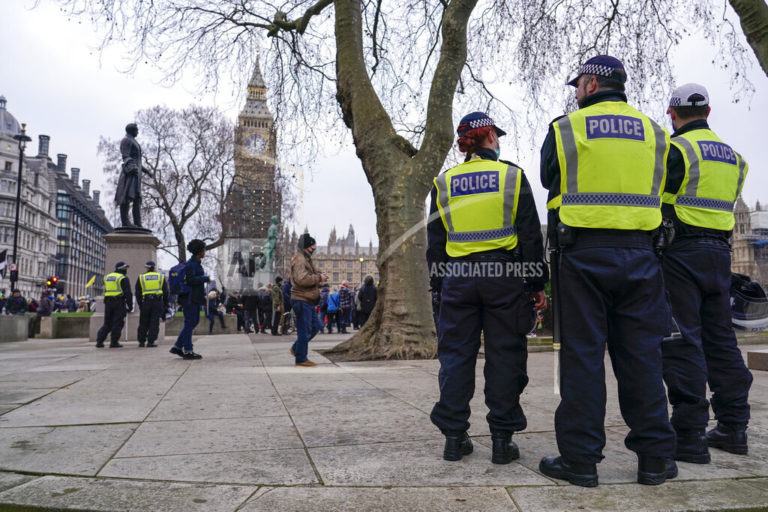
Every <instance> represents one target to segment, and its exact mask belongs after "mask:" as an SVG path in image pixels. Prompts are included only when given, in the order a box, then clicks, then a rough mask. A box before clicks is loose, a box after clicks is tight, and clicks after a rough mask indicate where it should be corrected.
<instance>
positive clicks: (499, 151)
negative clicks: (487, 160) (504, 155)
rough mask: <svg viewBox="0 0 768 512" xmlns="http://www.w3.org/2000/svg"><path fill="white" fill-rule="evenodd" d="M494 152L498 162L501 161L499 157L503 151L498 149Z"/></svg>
mask: <svg viewBox="0 0 768 512" xmlns="http://www.w3.org/2000/svg"><path fill="white" fill-rule="evenodd" d="M493 152H494V153H496V160H498V159H499V155H501V149H500V148H496V149H494V150H493Z"/></svg>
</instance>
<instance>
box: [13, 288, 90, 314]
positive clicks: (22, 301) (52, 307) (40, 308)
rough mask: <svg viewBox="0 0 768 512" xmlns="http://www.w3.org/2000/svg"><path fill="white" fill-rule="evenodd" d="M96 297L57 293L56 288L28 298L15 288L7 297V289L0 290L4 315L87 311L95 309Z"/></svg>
mask: <svg viewBox="0 0 768 512" xmlns="http://www.w3.org/2000/svg"><path fill="white" fill-rule="evenodd" d="M95 302H96V299H92V298H91V297H90V295H88V296H83V297H78V299H77V300H75V299H74V298H72V296H71V295H69V294H66V295H56V293H55V291H54V290H52V289H51V290H43V291H42V292H41V293H40V297H39V298H38V299H34V298H32V299H30V300H29V301H27V299H26V298H25V297H24V296H23V295H22V294H21V291H20V290H19V289H13V290H12V291H11V296H10V297H6V294H5V291H2V292H0V311H2V314H4V315H21V314H24V313H36V314H37V316H51V314H53V313H87V312H90V311H93V310H94V306H95Z"/></svg>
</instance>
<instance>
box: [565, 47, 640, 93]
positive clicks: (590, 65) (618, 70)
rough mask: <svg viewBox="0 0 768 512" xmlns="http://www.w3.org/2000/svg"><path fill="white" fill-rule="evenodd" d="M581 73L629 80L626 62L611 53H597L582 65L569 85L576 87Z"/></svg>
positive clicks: (622, 81) (617, 79) (618, 80)
mask: <svg viewBox="0 0 768 512" xmlns="http://www.w3.org/2000/svg"><path fill="white" fill-rule="evenodd" d="M581 75H596V76H604V77H605V78H610V79H611V80H616V81H617V82H621V83H624V82H626V81H627V73H626V71H625V70H624V64H622V63H621V61H620V60H619V59H617V58H616V57H611V56H610V55H597V56H595V57H592V58H591V59H589V60H588V61H587V62H585V63H584V64H582V65H581V67H580V68H579V72H578V74H577V75H576V77H575V78H573V79H572V80H571V81H570V82H568V85H572V86H574V87H576V86H577V85H578V81H579V77H580V76H581Z"/></svg>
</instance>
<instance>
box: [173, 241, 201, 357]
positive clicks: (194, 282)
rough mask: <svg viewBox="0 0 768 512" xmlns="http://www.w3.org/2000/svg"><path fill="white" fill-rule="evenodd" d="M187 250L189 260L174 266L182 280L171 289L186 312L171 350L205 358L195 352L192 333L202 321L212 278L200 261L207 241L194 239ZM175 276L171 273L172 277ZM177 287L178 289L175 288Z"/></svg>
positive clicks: (183, 354)
mask: <svg viewBox="0 0 768 512" xmlns="http://www.w3.org/2000/svg"><path fill="white" fill-rule="evenodd" d="M187 250H188V251H189V252H190V253H191V254H192V256H191V257H190V258H189V260H188V261H186V262H185V263H183V264H180V265H177V266H176V267H174V269H178V270H177V272H178V274H177V275H178V279H179V280H180V281H182V282H181V283H179V284H178V285H174V284H173V283H172V286H171V288H172V290H171V291H173V292H177V293H178V296H179V299H178V301H179V304H181V309H182V311H183V312H184V327H183V328H182V329H181V332H180V333H179V336H178V337H177V338H176V343H174V345H173V347H171V350H170V352H171V354H176V355H177V356H180V357H182V358H184V359H191V360H192V359H202V358H203V356H201V355H200V354H197V353H195V352H194V346H193V344H192V333H193V332H194V331H195V327H197V324H198V323H200V309H201V308H202V307H203V306H205V283H209V282H210V281H211V279H210V278H209V277H208V276H207V275H205V271H204V270H203V265H202V263H201V261H200V260H202V259H203V258H204V257H205V242H203V241H202V240H198V239H194V240H192V241H191V242H189V244H188V245H187ZM172 274H173V269H172ZM173 277H174V276H173V275H171V278H173ZM176 287H177V288H178V289H173V288H176Z"/></svg>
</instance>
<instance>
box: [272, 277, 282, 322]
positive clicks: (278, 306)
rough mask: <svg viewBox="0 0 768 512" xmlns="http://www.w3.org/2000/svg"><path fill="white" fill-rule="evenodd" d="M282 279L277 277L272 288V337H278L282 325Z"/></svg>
mask: <svg viewBox="0 0 768 512" xmlns="http://www.w3.org/2000/svg"><path fill="white" fill-rule="evenodd" d="M282 284H283V278H282V277H280V276H277V277H276V278H275V284H274V286H272V336H280V329H281V328H282V325H283V289H282V288H281V286H282Z"/></svg>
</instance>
